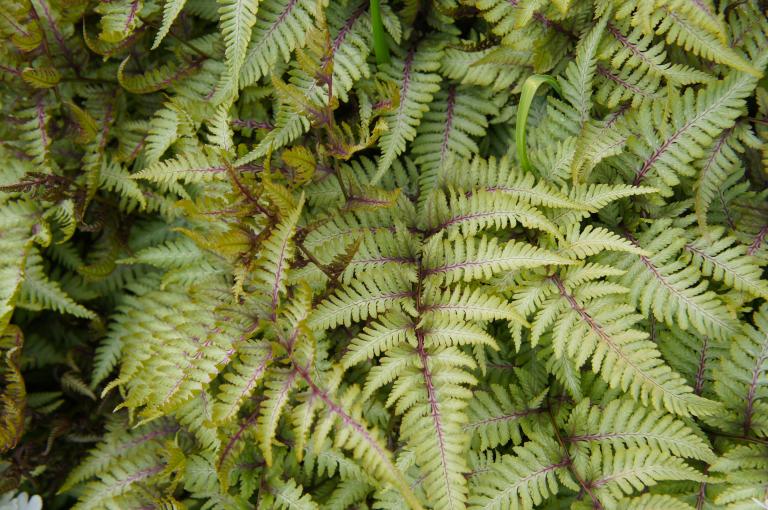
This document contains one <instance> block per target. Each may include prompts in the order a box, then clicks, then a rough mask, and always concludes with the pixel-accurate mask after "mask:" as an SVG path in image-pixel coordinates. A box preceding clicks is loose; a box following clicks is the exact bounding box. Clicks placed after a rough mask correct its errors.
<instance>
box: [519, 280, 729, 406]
mask: <svg viewBox="0 0 768 510" xmlns="http://www.w3.org/2000/svg"><path fill="white" fill-rule="evenodd" d="M551 282H552V287H553V288H552V290H550V291H548V293H549V292H551V293H552V294H553V295H551V296H550V297H547V298H546V301H543V304H542V305H541V307H540V308H541V310H540V311H539V312H538V313H537V315H536V317H535V321H534V323H533V326H532V333H533V341H534V342H536V340H537V338H538V336H539V335H541V334H542V333H543V332H545V331H547V330H548V329H550V328H553V331H552V335H553V340H552V342H553V347H554V355H555V356H556V357H562V356H563V355H564V354H567V355H568V356H569V357H570V358H572V359H574V360H575V362H576V366H577V367H578V366H581V365H582V364H583V363H584V362H585V361H586V360H587V359H588V358H590V357H592V370H593V371H594V372H595V373H598V374H600V375H601V377H603V379H604V380H605V381H606V382H608V383H609V384H610V385H611V386H612V387H621V388H622V390H623V391H628V392H629V393H630V394H631V395H632V397H633V398H635V399H637V400H640V401H641V402H643V403H646V402H650V403H652V404H653V405H654V407H656V408H666V409H667V410H669V411H670V412H673V413H676V414H682V415H688V414H690V413H694V414H711V413H712V412H713V411H714V409H716V406H715V405H714V403H713V402H711V401H708V400H706V399H702V398H700V397H698V396H696V395H693V393H692V390H691V388H690V387H688V386H687V385H686V384H685V381H684V380H683V379H682V377H680V376H679V375H678V374H677V373H675V372H673V371H672V370H670V368H669V367H668V366H667V365H666V364H665V363H664V361H663V359H662V358H661V356H660V354H659V352H658V351H657V350H656V346H655V344H654V343H653V342H650V341H649V340H648V335H647V334H646V333H645V332H642V331H640V330H638V329H634V327H633V326H634V325H635V324H636V323H637V322H638V321H639V319H640V317H639V316H638V315H636V314H635V313H634V308H632V307H629V306H626V305H619V306H617V305H616V304H613V305H611V306H607V303H609V302H610V300H609V299H607V298H604V297H600V296H604V295H606V294H607V295H610V294H614V293H616V292H617V291H619V290H620V289H614V288H612V287H610V286H609V287H608V288H607V289H600V285H594V284H591V283H589V282H586V283H582V284H573V283H569V282H568V278H566V279H564V280H563V279H560V278H559V277H558V276H553V277H551ZM553 291H554V292H557V294H554V292H553ZM595 296H597V298H595ZM538 299H542V300H543V297H539V298H538Z"/></svg>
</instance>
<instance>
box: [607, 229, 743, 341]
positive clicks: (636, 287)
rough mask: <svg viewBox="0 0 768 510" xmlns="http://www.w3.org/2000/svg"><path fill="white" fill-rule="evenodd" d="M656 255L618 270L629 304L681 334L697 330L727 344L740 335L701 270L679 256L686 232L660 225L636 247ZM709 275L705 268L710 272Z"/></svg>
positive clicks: (628, 262) (627, 261)
mask: <svg viewBox="0 0 768 510" xmlns="http://www.w3.org/2000/svg"><path fill="white" fill-rule="evenodd" d="M635 244H637V245H638V246H639V247H641V248H642V249H644V250H645V251H646V252H648V253H651V254H653V255H651V256H650V257H649V256H646V255H637V256H636V257H635V260H634V261H633V260H632V259H631V258H626V259H623V260H622V261H621V262H619V263H618V264H616V266H617V267H619V268H621V269H624V270H625V271H626V274H625V275H624V276H623V277H621V278H619V279H618V281H619V282H620V283H621V284H622V285H624V286H625V287H627V288H629V289H631V290H630V299H631V301H632V302H633V303H637V304H638V306H639V308H640V310H641V311H642V312H643V313H645V314H648V313H653V315H654V316H655V317H656V318H657V319H659V320H661V321H665V322H667V323H669V324H671V325H677V326H679V327H680V328H682V329H688V327H689V326H693V327H694V328H695V329H696V330H697V331H699V332H700V333H701V334H704V335H709V336H714V337H717V338H727V336H728V335H731V334H734V333H735V332H736V331H737V326H736V324H735V322H734V320H733V315H732V313H731V312H730V311H729V310H728V309H727V308H726V307H725V305H724V304H723V303H722V301H721V300H720V298H719V297H718V296H717V295H716V294H715V293H714V292H712V291H709V290H707V283H706V281H704V280H703V279H702V274H701V273H700V272H699V271H698V269H697V268H696V266H694V265H689V264H685V263H684V262H682V261H680V260H679V259H678V258H677V256H678V253H679V250H680V249H681V248H683V245H684V244H685V234H684V231H682V230H681V229H675V228H671V225H670V222H668V221H660V222H657V223H655V224H654V225H653V226H652V227H651V228H650V229H648V230H647V231H646V232H644V233H643V234H642V235H641V236H640V237H639V238H638V240H637V241H636V242H635ZM705 269H706V268H705Z"/></svg>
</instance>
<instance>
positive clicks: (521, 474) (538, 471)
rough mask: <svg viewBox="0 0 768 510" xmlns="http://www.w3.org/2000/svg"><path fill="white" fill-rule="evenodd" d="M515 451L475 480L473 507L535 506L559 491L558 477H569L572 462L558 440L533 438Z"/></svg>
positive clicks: (517, 508) (476, 509)
mask: <svg viewBox="0 0 768 510" xmlns="http://www.w3.org/2000/svg"><path fill="white" fill-rule="evenodd" d="M513 452H514V454H513V455H511V454H510V455H502V456H501V457H500V458H499V459H498V460H497V461H496V462H493V463H491V464H490V465H489V466H488V467H487V471H486V472H484V473H481V474H480V475H478V476H477V477H476V479H475V480H474V481H473V484H472V488H471V495H470V508H471V509H472V510H480V509H487V510H501V509H505V508H509V509H513V510H521V509H526V510H528V509H532V508H533V507H534V506H536V505H538V504H540V503H541V502H542V501H543V500H544V499H546V498H548V497H549V496H550V495H552V494H554V493H557V491H558V483H557V481H558V478H560V479H562V478H563V477H566V478H568V475H567V474H566V473H567V468H566V466H567V465H568V463H569V461H568V459H567V458H564V457H563V454H562V452H561V451H560V447H559V446H558V445H557V443H556V442H555V441H554V440H550V439H544V438H542V439H537V440H536V441H529V442H527V443H525V444H523V445H522V446H516V447H515V448H513ZM563 483H565V482H563ZM571 483H573V482H571Z"/></svg>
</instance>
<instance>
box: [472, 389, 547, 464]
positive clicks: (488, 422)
mask: <svg viewBox="0 0 768 510" xmlns="http://www.w3.org/2000/svg"><path fill="white" fill-rule="evenodd" d="M543 400H544V399H543V396H542V395H541V394H539V395H535V396H534V395H531V396H528V395H526V394H525V391H524V390H523V388H521V387H519V386H517V385H510V386H509V387H508V388H505V387H502V386H499V385H496V384H494V385H492V386H491V388H490V391H487V392H486V391H483V392H480V391H479V392H477V393H475V396H474V398H473V399H472V400H471V401H470V404H469V421H468V423H467V424H466V425H465V426H464V429H465V430H466V431H467V432H468V433H470V434H472V435H473V436H474V438H475V439H474V440H476V441H479V443H480V449H481V450H486V449H488V448H496V447H498V446H501V445H504V444H506V443H508V442H510V441H511V442H512V443H513V444H515V445H518V444H520V443H521V442H522V440H523V439H522V438H523V433H524V432H527V431H529V430H530V429H529V427H530V425H529V424H528V423H527V422H528V421H529V420H530V421H533V420H535V419H536V418H537V417H538V416H540V415H541V414H542V413H545V412H546V410H545V409H544V408H543ZM533 423H535V421H533ZM534 426H535V425H534Z"/></svg>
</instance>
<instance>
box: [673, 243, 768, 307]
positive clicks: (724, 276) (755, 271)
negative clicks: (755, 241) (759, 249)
mask: <svg viewBox="0 0 768 510" xmlns="http://www.w3.org/2000/svg"><path fill="white" fill-rule="evenodd" d="M724 233H725V229H723V228H711V229H709V230H707V231H705V232H704V236H702V237H700V238H698V239H696V240H695V241H693V242H691V243H688V244H686V245H685V248H684V249H685V252H684V259H683V260H686V259H687V258H688V257H690V260H691V262H692V263H693V264H694V265H695V266H696V267H697V268H698V269H699V271H701V274H702V275H704V276H706V277H709V278H712V279H713V280H715V281H719V282H723V283H724V284H725V285H727V286H729V287H731V288H733V289H735V290H739V291H746V292H748V293H749V294H751V295H752V296H755V297H762V298H763V299H768V283H766V282H765V280H762V279H761V276H762V274H763V271H762V269H761V268H760V266H759V265H758V263H757V260H755V259H753V258H752V257H750V256H749V254H748V251H749V248H748V247H746V246H743V245H741V244H739V243H738V241H737V240H736V239H735V238H733V237H729V236H725V235H724Z"/></svg>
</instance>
